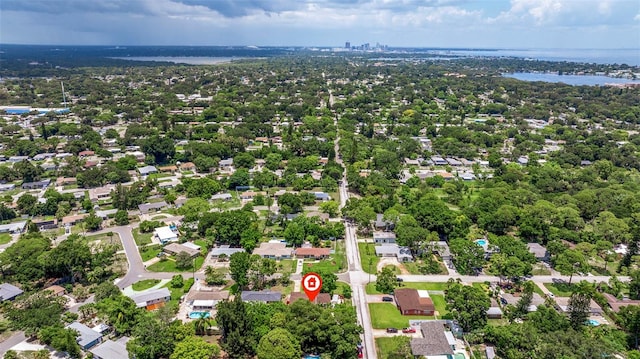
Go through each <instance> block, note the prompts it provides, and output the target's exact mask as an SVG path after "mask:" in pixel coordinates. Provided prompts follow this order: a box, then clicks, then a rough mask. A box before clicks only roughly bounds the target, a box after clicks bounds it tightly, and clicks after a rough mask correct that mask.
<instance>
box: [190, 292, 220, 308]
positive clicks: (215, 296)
mask: <svg viewBox="0 0 640 359" xmlns="http://www.w3.org/2000/svg"><path fill="white" fill-rule="evenodd" d="M226 299H229V292H228V291H223V292H218V291H200V290H196V291H191V292H189V294H188V295H187V302H188V303H189V304H190V305H191V307H192V308H193V310H213V309H215V308H216V306H217V305H218V303H220V302H221V301H223V300H226Z"/></svg>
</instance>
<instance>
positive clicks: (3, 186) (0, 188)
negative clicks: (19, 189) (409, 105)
mask: <svg viewBox="0 0 640 359" xmlns="http://www.w3.org/2000/svg"><path fill="white" fill-rule="evenodd" d="M14 188H16V185H15V184H13V183H5V184H0V192H4V191H11V190H12V189H14Z"/></svg>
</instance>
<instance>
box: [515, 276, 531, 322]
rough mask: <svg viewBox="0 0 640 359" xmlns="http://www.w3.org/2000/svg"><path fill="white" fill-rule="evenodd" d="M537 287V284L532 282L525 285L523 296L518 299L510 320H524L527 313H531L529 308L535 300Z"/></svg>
mask: <svg viewBox="0 0 640 359" xmlns="http://www.w3.org/2000/svg"><path fill="white" fill-rule="evenodd" d="M535 285H536V284H535V283H533V282H531V281H528V282H526V283H525V284H524V290H523V291H522V296H521V297H520V299H518V302H517V303H516V305H515V308H514V309H513V312H512V313H511V317H510V318H509V319H511V320H513V319H516V318H523V317H524V316H525V315H527V313H529V306H530V305H531V302H532V300H533V288H534V286H535Z"/></svg>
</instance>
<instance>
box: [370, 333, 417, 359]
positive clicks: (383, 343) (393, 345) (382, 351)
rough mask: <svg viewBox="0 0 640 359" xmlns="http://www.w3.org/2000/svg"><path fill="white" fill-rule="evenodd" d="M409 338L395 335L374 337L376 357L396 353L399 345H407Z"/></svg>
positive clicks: (381, 357) (387, 356)
mask: <svg viewBox="0 0 640 359" xmlns="http://www.w3.org/2000/svg"><path fill="white" fill-rule="evenodd" d="M410 341H411V338H409V337H407V336H402V335H397V336H394V337H384V338H376V349H377V352H378V358H380V359H388V358H389V356H390V355H391V354H397V353H398V349H399V348H400V346H405V345H406V346H408V344H409V342H410Z"/></svg>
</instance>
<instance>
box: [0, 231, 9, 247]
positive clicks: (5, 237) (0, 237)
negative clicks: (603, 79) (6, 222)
mask: <svg viewBox="0 0 640 359" xmlns="http://www.w3.org/2000/svg"><path fill="white" fill-rule="evenodd" d="M9 242H11V235H10V234H9V233H1V234H0V244H7V243H9Z"/></svg>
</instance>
